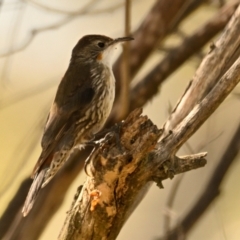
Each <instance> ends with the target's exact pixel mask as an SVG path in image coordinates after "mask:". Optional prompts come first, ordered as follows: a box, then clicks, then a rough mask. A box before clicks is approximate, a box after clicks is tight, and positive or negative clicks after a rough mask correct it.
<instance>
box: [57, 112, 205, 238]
mask: <svg viewBox="0 0 240 240" xmlns="http://www.w3.org/2000/svg"><path fill="white" fill-rule="evenodd" d="M140 114H141V111H139V109H137V110H135V111H134V112H132V113H131V114H130V115H129V117H128V118H127V119H126V121H125V122H124V123H123V125H122V129H121V130H122V134H121V149H119V147H118V144H116V141H115V137H113V138H110V139H109V138H107V139H105V141H103V142H102V143H101V145H100V146H99V147H98V148H96V149H94V151H93V152H92V153H91V155H90V157H89V161H90V164H89V165H90V166H89V167H88V174H89V175H90V176H89V177H88V178H87V180H86V182H85V184H84V185H83V187H82V191H81V193H80V196H79V199H78V200H77V201H76V204H75V206H74V208H73V209H72V211H71V212H69V213H68V217H67V220H66V222H65V225H64V228H63V229H62V231H61V234H60V236H59V239H61V240H63V239H65V240H67V239H68V240H70V239H108V240H111V239H116V236H117V235H118V233H119V231H120V229H121V227H122V226H123V224H124V222H125V220H126V219H127V217H128V211H129V210H130V208H131V205H132V204H133V202H134V201H135V197H136V196H137V195H138V193H139V191H140V190H141V189H142V188H143V187H144V185H145V184H146V183H147V182H148V181H150V180H152V179H154V180H155V181H159V179H160V180H163V179H166V178H168V176H169V175H168V172H167V171H165V169H164V168H163V167H162V166H163V165H164V162H165V161H166V160H167V159H163V158H159V155H158V154H157V152H156V151H153V152H150V154H148V153H149V151H151V149H153V148H154V146H156V144H157V141H158V138H159V136H160V135H161V133H162V131H161V130H159V129H157V127H156V126H155V125H154V124H153V123H152V122H151V121H150V120H149V119H148V118H147V117H146V116H140ZM122 151H123V152H122ZM165 156H166V155H165ZM204 156H206V154H205V153H204V154H199V155H192V156H190V157H183V158H175V163H174V166H171V167H172V169H173V171H175V174H178V173H182V172H185V171H189V170H191V169H195V168H199V167H203V166H204V165H205V164H206V160H205V159H204ZM154 159H155V160H154ZM156 160H157V161H158V170H157V171H156V170H155V171H154V172H153V173H155V174H152V172H149V171H148V170H147V169H148V168H152V164H151V162H152V161H153V162H154V161H156ZM159 162H161V163H160V164H159Z"/></svg>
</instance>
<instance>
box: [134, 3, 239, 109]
mask: <svg viewBox="0 0 240 240" xmlns="http://www.w3.org/2000/svg"><path fill="white" fill-rule="evenodd" d="M239 3H240V1H236V2H234V3H230V4H227V5H226V6H224V7H223V8H222V9H220V11H219V12H218V13H217V14H216V16H214V17H213V18H212V19H211V20H209V21H208V22H207V23H206V24H205V25H203V26H201V27H200V28H199V29H198V30H196V31H195V33H193V34H192V35H191V36H189V37H186V38H185V39H184V41H183V42H182V43H181V44H180V45H179V46H177V47H175V48H173V49H172V50H171V51H169V53H168V54H167V55H166V57H165V58H164V59H163V60H162V61H161V62H160V63H159V64H157V65H156V66H155V67H154V69H153V70H152V71H150V72H149V73H148V74H147V75H146V76H145V77H144V78H143V79H142V80H140V81H139V83H138V84H137V85H136V86H135V87H134V88H133V89H132V91H131V99H130V103H131V105H130V110H133V109H135V108H137V107H142V106H143V105H144V103H145V102H146V100H149V99H151V98H152V97H153V96H154V95H156V94H157V93H158V89H159V86H160V85H161V83H163V81H164V80H166V78H167V77H168V76H169V75H170V74H172V73H173V72H174V71H175V70H176V69H177V68H178V67H180V66H181V65H182V64H183V63H184V62H185V61H186V60H188V59H189V58H190V57H192V56H193V55H194V54H196V52H198V51H200V49H201V48H202V47H203V46H204V45H205V44H206V43H207V42H209V41H210V40H211V39H212V38H213V37H214V36H215V35H216V34H217V33H219V32H220V31H221V30H222V29H223V28H224V27H225V26H226V24H227V23H228V21H229V19H230V18H231V16H232V15H233V13H234V11H235V10H236V8H237V6H238V4H239ZM228 67H229V66H228Z"/></svg>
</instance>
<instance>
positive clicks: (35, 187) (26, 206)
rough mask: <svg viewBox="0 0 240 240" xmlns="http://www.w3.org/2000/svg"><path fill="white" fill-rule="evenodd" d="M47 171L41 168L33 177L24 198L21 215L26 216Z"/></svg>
mask: <svg viewBox="0 0 240 240" xmlns="http://www.w3.org/2000/svg"><path fill="white" fill-rule="evenodd" d="M46 172H47V168H45V169H42V170H41V171H40V172H39V173H38V174H36V176H35V177H34V179H33V183H32V185H31V188H30V190H29V192H28V195H27V198H26V200H25V203H24V206H23V209H22V213H23V216H24V217H25V216H27V215H28V213H29V212H30V210H31V209H32V206H33V204H34V202H35V200H36V197H37V195H38V193H39V191H40V189H41V187H42V183H43V181H44V177H45V174H46Z"/></svg>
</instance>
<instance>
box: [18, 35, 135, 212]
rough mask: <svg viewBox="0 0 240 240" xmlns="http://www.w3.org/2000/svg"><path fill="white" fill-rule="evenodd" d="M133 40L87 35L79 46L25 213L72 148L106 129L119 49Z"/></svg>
mask: <svg viewBox="0 0 240 240" xmlns="http://www.w3.org/2000/svg"><path fill="white" fill-rule="evenodd" d="M130 40H133V38H132V37H122V38H116V39H112V38H110V37H107V36H104V35H86V36H83V37H82V38H81V39H80V40H79V41H78V43H77V44H76V46H75V47H74V48H73V50H72V55H71V59H70V63H69V66H68V68H67V71H66V73H65V74H64V76H63V78H62V80H61V81H60V83H59V86H58V88H57V92H56V95H55V98H54V101H53V103H52V106H51V108H50V111H49V114H48V117H47V121H46V124H45V127H44V131H43V136H42V140H41V146H42V152H41V154H40V156H39V159H38V161H37V163H36V165H35V167H34V169H33V172H32V175H31V178H33V183H32V185H31V187H30V190H29V192H28V195H27V197H26V200H25V203H24V206H23V209H22V213H23V216H24V217H25V216H27V215H28V213H29V211H30V210H31V209H32V207H33V204H34V202H35V200H36V198H37V196H38V194H39V191H40V190H41V188H43V187H45V186H46V185H47V184H48V182H49V181H50V180H51V179H52V178H53V177H54V176H55V174H56V173H57V172H58V171H59V169H60V168H61V167H62V166H63V165H64V163H65V162H66V161H67V160H68V158H69V156H70V155H71V153H72V150H73V149H74V148H75V147H84V146H85V144H86V143H87V142H89V141H91V139H93V137H94V135H95V134H96V133H98V132H99V131H100V130H101V129H102V128H103V126H104V124H105V122H106V120H107V118H108V116H109V115H110V112H111V109H112V106H113V102H114V98H115V77H114V74H113V71H112V64H113V55H114V53H113V52H114V49H115V48H116V46H117V45H118V44H119V43H122V42H125V41H130Z"/></svg>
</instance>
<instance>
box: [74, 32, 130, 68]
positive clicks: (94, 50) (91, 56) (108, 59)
mask: <svg viewBox="0 0 240 240" xmlns="http://www.w3.org/2000/svg"><path fill="white" fill-rule="evenodd" d="M130 40H133V38H132V37H122V38H116V39H112V38H110V37H107V36H103V35H86V36H84V37H82V38H81V39H80V40H79V41H78V43H77V45H76V46H75V47H74V48H73V51H72V60H73V59H74V60H77V61H78V60H80V61H86V62H93V61H99V62H102V63H103V64H106V65H108V66H111V65H112V56H113V55H114V54H113V50H114V49H115V48H116V46H117V45H118V44H119V43H121V42H125V41H130Z"/></svg>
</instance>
